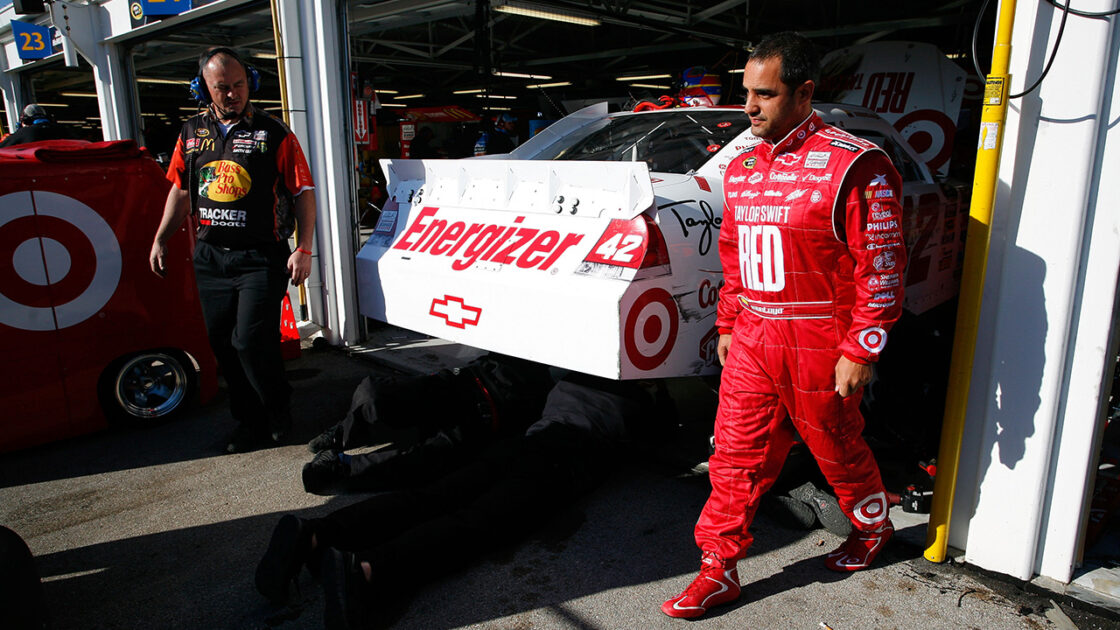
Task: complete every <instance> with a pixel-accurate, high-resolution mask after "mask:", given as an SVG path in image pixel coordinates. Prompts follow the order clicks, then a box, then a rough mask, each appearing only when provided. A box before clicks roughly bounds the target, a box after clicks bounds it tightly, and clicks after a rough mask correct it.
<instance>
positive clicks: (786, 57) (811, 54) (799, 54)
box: [750, 31, 821, 88]
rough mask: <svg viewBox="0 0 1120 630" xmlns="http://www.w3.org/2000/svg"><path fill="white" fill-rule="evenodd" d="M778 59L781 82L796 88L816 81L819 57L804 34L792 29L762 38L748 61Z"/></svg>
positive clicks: (819, 67)
mask: <svg viewBox="0 0 1120 630" xmlns="http://www.w3.org/2000/svg"><path fill="white" fill-rule="evenodd" d="M765 59H780V60H781V62H782V73H781V79H782V83H785V84H786V85H788V86H790V87H791V88H796V87H797V86H799V85H801V84H802V83H804V82H806V81H813V82H816V81H817V79H818V77H819V76H820V71H821V57H820V55H819V54H817V49H816V47H815V46H813V43H812V42H810V41H809V40H808V39H807V38H806V37H805V36H803V35H800V34H798V33H795V32H793V31H784V32H781V33H774V34H773V35H767V36H766V37H763V38H762V41H760V42H759V43H758V45H757V46H755V47H754V50H753V51H751V57H750V61H763V60H765Z"/></svg>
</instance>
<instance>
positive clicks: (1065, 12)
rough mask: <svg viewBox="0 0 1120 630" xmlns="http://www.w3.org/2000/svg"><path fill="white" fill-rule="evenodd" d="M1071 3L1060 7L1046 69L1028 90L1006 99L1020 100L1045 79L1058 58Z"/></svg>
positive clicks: (1068, 1) (1068, 2)
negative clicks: (1059, 21) (1058, 22)
mask: <svg viewBox="0 0 1120 630" xmlns="http://www.w3.org/2000/svg"><path fill="white" fill-rule="evenodd" d="M1071 2H1073V0H1066V6H1064V7H1062V21H1061V23H1060V24H1058V35H1057V36H1056V37H1055V38H1054V50H1053V52H1051V53H1050V60H1049V61H1047V62H1046V67H1045V68H1043V69H1042V74H1040V75H1039V76H1038V80H1037V81H1035V82H1034V83H1033V84H1032V85H1031V86H1030V87H1029V88H1027V89H1025V90H1023V91H1022V92H1019V93H1018V94H1010V95H1008V97H1007V98H1009V99H1012V98H1021V97H1023V96H1026V95H1027V94H1030V93H1031V92H1033V91H1035V89H1036V88H1037V87H1038V86H1039V85H1042V80H1043V79H1045V78H1046V74H1047V73H1049V72H1050V66H1052V65H1053V64H1054V59H1055V58H1056V57H1057V56H1058V47H1059V46H1061V45H1062V33H1063V32H1065V30H1066V18H1068V17H1069V5H1070V3H1071ZM1055 6H1057V5H1055Z"/></svg>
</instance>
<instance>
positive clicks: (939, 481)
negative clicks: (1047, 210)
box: [925, 0, 1015, 562]
mask: <svg viewBox="0 0 1120 630" xmlns="http://www.w3.org/2000/svg"><path fill="white" fill-rule="evenodd" d="M1014 16H1015V0H1004V1H1003V2H1001V3H1000V12H999V22H998V24H997V26H996V46H995V50H994V51H993V53H992V71H991V73H990V74H989V75H988V79H987V81H986V82H985V87H984V110H983V113H982V115H981V117H980V143H979V146H978V147H977V149H976V173H975V175H974V176H973V180H972V204H971V207H970V208H969V212H968V214H969V221H968V233H967V234H968V236H967V239H966V240H965V250H964V274H963V277H962V278H961V293H960V303H959V305H958V307H957V327H956V332H955V333H954V336H953V355H952V359H951V363H950V366H949V389H948V392H947V393H946V395H945V419H944V423H943V425H942V428H941V445H940V448H939V449H938V453H937V476H936V480H935V482H934V486H933V506H932V508H931V510H930V515H929V528H928V529H927V530H926V551H925V557H926V560H929V561H930V562H944V561H945V556H946V555H947V554H946V550H947V548H948V546H949V519H950V517H951V516H952V513H953V495H954V493H955V491H956V486H957V471H958V467H959V464H960V450H961V439H962V437H963V435H964V420H965V411H966V409H967V407H968V385H969V381H970V380H971V378H972V359H973V353H974V352H975V350H976V331H977V328H978V327H979V321H980V301H981V295H982V293H983V290H984V270H985V268H986V267H987V264H988V246H989V242H990V240H991V223H992V206H994V205H995V197H996V183H997V181H998V177H997V176H998V174H999V154H1000V148H1001V147H1002V146H1003V128H1004V123H1005V120H1006V118H1007V95H1008V86H1009V84H1010V83H1011V76H1010V75H1009V74H1008V73H1007V71H1008V65H1009V60H1010V57H1011V29H1012V26H1013V24H1014Z"/></svg>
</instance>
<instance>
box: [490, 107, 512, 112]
mask: <svg viewBox="0 0 1120 630" xmlns="http://www.w3.org/2000/svg"><path fill="white" fill-rule="evenodd" d="M486 109H488V110H490V111H496V112H508V111H509V110H510V108H509V107H487V108H486Z"/></svg>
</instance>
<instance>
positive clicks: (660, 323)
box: [623, 288, 680, 370]
mask: <svg viewBox="0 0 1120 630" xmlns="http://www.w3.org/2000/svg"><path fill="white" fill-rule="evenodd" d="M678 326H680V314H679V313H678V312H677V303H676V302H674V301H673V296H672V295H669V292H668V291H666V290H665V289H661V288H654V289H650V290H648V291H646V292H645V293H643V294H642V295H640V296H638V299H637V300H635V301H634V304H633V306H631V307H630V312H629V314H627V315H626V326H625V327H624V329H623V340H624V342H625V345H626V357H627V358H628V359H630V362H631V363H633V364H634V366H635V367H637V368H638V369H640V370H652V369H654V368H655V367H657V366H658V365H660V364H661V363H662V362H664V361H665V359H667V358H668V357H669V354H670V353H671V352H672V351H673V345H674V344H675V343H676V341H677V328H678Z"/></svg>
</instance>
